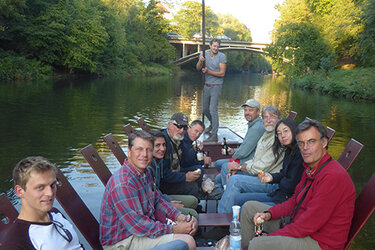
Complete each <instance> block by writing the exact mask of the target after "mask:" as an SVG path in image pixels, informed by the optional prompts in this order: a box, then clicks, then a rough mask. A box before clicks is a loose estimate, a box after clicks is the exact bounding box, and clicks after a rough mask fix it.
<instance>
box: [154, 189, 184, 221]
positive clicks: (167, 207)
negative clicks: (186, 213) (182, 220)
mask: <svg viewBox="0 0 375 250" xmlns="http://www.w3.org/2000/svg"><path fill="white" fill-rule="evenodd" d="M155 208H156V209H158V210H160V211H162V212H163V213H165V214H167V215H168V216H169V217H170V219H173V220H175V221H176V220H177V218H178V216H179V215H180V214H181V212H180V211H179V210H178V209H177V208H175V207H173V206H172V204H171V203H170V202H168V201H166V200H165V199H164V198H163V197H162V196H161V194H160V193H159V192H155Z"/></svg>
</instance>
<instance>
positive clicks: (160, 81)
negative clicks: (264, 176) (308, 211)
mask: <svg viewBox="0 0 375 250" xmlns="http://www.w3.org/2000/svg"><path fill="white" fill-rule="evenodd" d="M200 79H201V78H200V75H199V74H195V75H192V74H181V75H179V76H170V77H169V76H168V77H152V78H139V77H137V78H123V79H99V80H98V79H96V80H92V79H91V80H90V79H87V80H85V79H79V80H64V81H44V82H41V81H39V82H19V83H16V84H5V83H1V84H0V138H1V140H0V155H1V161H0V178H1V181H0V192H6V193H7V195H8V197H9V198H11V199H12V202H13V203H14V204H15V205H16V207H17V208H19V201H18V199H16V197H15V195H14V193H13V192H12V191H11V187H12V182H11V171H12V168H13V166H14V165H15V164H16V163H17V162H18V161H19V160H20V159H22V158H24V157H26V156H29V155H42V156H45V157H46V158H48V159H50V160H51V161H52V162H55V163H57V164H58V165H59V166H60V167H61V169H62V170H63V172H64V173H65V174H66V176H67V177H68V179H69V180H70V182H71V183H72V185H73V186H74V187H75V189H76V190H77V192H78V193H79V195H80V196H81V197H82V199H83V200H84V201H85V202H86V204H87V205H88V207H89V208H90V209H91V210H92V212H93V213H94V215H95V216H96V217H97V218H98V216H99V206H100V200H101V197H102V193H103V191H104V187H103V185H102V184H101V182H100V181H99V179H98V178H97V177H96V175H95V174H94V173H93V172H92V171H91V168H90V166H89V165H88V163H87V162H86V161H85V159H84V158H83V156H82V155H81V153H80V151H79V150H80V149H81V148H83V147H84V146H86V145H88V144H93V145H94V147H95V148H96V150H97V151H98V152H99V154H100V156H101V157H102V158H103V159H104V161H105V162H106V164H107V165H108V166H109V168H110V170H111V171H112V172H113V171H115V170H116V169H118V168H119V167H120V165H119V164H118V162H117V160H116V158H115V157H114V156H113V155H112V153H111V152H110V150H109V149H108V147H107V146H106V144H105V142H104V141H103V136H104V135H106V134H107V133H113V134H114V136H115V138H116V139H117V140H118V141H119V142H120V144H121V145H122V147H123V149H124V150H126V148H127V146H126V145H127V137H126V136H125V133H124V131H123V129H122V127H123V126H124V125H125V124H127V123H130V124H131V125H132V126H133V127H136V128H138V126H137V124H136V120H137V119H138V118H140V117H143V118H144V119H145V120H146V122H147V123H148V124H149V125H150V126H151V127H153V128H161V127H165V126H166V125H167V121H168V119H169V118H170V116H171V115H172V114H173V113H175V112H178V111H181V112H184V113H185V114H186V115H188V116H189V117H190V120H194V119H196V118H200V117H201V95H202V91H201V90H202V87H201V83H200ZM254 97H255V98H256V99H258V100H259V101H260V103H261V105H262V106H263V105H276V106H277V107H279V109H280V110H281V111H282V114H283V115H284V116H286V115H287V114H288V112H289V111H290V110H294V111H297V112H298V116H297V118H296V120H297V121H298V122H300V121H302V120H303V119H304V118H305V117H306V116H308V117H310V118H313V119H318V120H320V121H321V122H322V123H323V124H324V125H325V126H330V127H331V128H334V129H335V130H336V134H335V136H334V137H333V139H332V141H331V143H330V145H329V152H330V153H331V154H332V155H333V157H334V158H336V159H337V158H338V157H339V155H340V153H341V152H342V150H343V149H344V148H345V145H346V144H347V142H348V141H349V140H350V138H355V139H356V140H358V141H360V142H361V143H363V144H364V145H365V147H364V149H363V150H362V152H361V153H360V155H359V157H358V158H357V160H356V161H355V163H354V164H353V166H352V167H351V169H350V170H349V173H350V175H351V177H352V179H353V181H354V183H355V186H356V188H357V193H358V190H361V189H362V187H363V186H364V184H365V183H366V182H367V180H368V179H369V178H370V176H371V175H372V173H373V172H374V162H375V119H374V117H375V108H374V105H373V104H369V103H363V102H352V101H348V100H345V99H337V98H332V97H329V96H325V95H321V94H315V93H311V92H305V91H302V90H298V89H291V88H290V87H289V85H288V83H286V82H284V81H283V80H282V79H281V78H276V79H272V78H271V77H270V76H261V75H248V74H238V75H228V76H227V77H226V79H225V85H224V88H223V93H222V96H221V99H220V104H219V116H220V125H221V126H228V127H230V128H232V129H233V130H234V131H235V132H237V133H238V134H240V135H244V134H245V133H246V129H247V126H246V122H245V120H244V118H243V112H242V110H241V108H240V105H241V104H242V103H244V102H245V101H246V100H247V99H249V98H254ZM337 188H340V187H337ZM56 203H57V202H56ZM57 206H58V204H57ZM323 212H324V211H322V213H323ZM374 229H375V219H374V216H373V217H372V218H371V219H370V222H368V223H367V225H366V227H365V230H362V231H361V233H360V235H359V236H358V237H357V241H356V242H355V243H354V245H353V246H352V249H371V248H373V247H374V246H375V240H374Z"/></svg>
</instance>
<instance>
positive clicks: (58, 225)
mask: <svg viewBox="0 0 375 250" xmlns="http://www.w3.org/2000/svg"><path fill="white" fill-rule="evenodd" d="M51 222H52V224H53V226H54V227H55V229H56V231H57V232H58V233H59V234H60V235H61V237H63V238H64V239H65V240H67V241H68V242H69V243H70V242H71V241H72V239H73V236H72V234H71V233H70V232H69V230H68V229H66V228H64V226H63V224H61V223H60V222H59V221H55V220H52V221H51Z"/></svg>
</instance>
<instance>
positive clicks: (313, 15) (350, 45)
mask: <svg viewBox="0 0 375 250" xmlns="http://www.w3.org/2000/svg"><path fill="white" fill-rule="evenodd" d="M371 1H373V0H371ZM362 4H363V1H362V0H286V1H285V2H284V3H283V4H282V5H278V6H277V9H278V10H279V11H280V19H279V20H277V21H276V22H275V26H274V30H273V40H275V39H276V37H278V36H279V34H278V32H279V31H280V29H281V27H282V26H284V25H288V24H291V23H296V24H301V23H310V24H312V25H314V26H316V27H317V28H318V31H319V32H320V33H321V38H322V39H323V40H325V41H326V44H327V46H328V49H329V50H330V51H332V52H333V53H334V59H335V61H336V63H340V64H345V63H353V62H352V61H353V59H352V58H353V56H354V55H356V54H358V50H359V48H358V46H357V43H358V42H360V40H358V36H359V34H361V31H362V30H363V24H362V23H360V22H359V18H360V16H361V15H362V11H361V8H360V6H361V5H362ZM370 12H371V11H370ZM370 16H371V14H370ZM372 16H374V15H373V12H372ZM364 43H366V42H364ZM363 45H364V46H361V48H364V47H366V49H368V48H369V47H371V45H370V46H368V45H365V44H363ZM359 57H361V56H359ZM277 67H279V68H285V67H286V66H285V67H281V65H277Z"/></svg>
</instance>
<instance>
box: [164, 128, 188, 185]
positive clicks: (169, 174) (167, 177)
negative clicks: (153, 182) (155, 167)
mask: <svg viewBox="0 0 375 250" xmlns="http://www.w3.org/2000/svg"><path fill="white" fill-rule="evenodd" d="M161 132H163V134H164V138H165V142H166V144H167V150H166V152H165V156H164V166H163V177H162V179H161V182H167V183H179V182H184V181H185V180H186V176H185V173H183V172H174V171H172V169H171V165H172V162H173V151H172V144H171V139H170V138H169V135H168V132H167V129H162V130H161Z"/></svg>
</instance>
